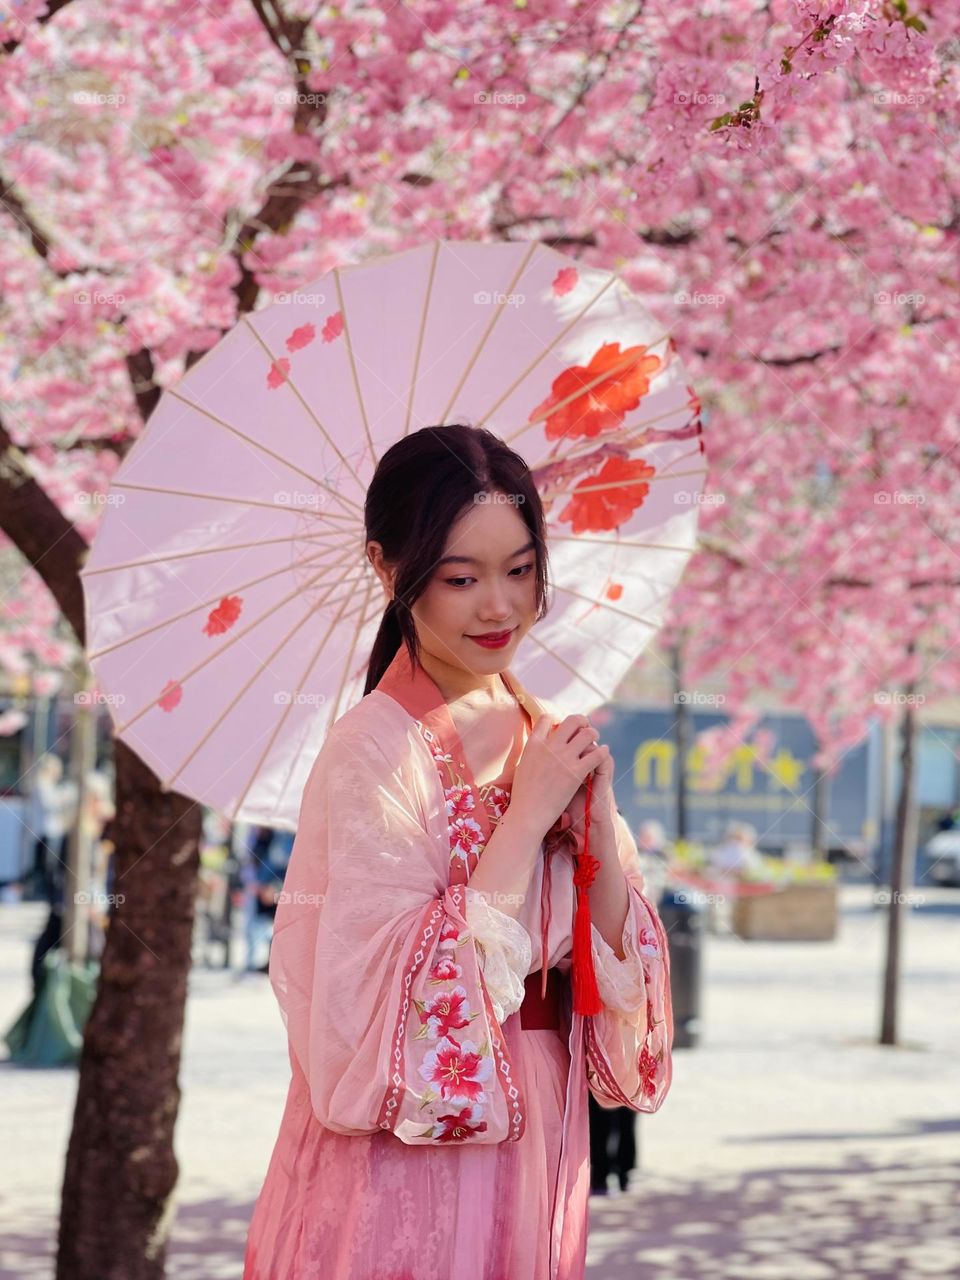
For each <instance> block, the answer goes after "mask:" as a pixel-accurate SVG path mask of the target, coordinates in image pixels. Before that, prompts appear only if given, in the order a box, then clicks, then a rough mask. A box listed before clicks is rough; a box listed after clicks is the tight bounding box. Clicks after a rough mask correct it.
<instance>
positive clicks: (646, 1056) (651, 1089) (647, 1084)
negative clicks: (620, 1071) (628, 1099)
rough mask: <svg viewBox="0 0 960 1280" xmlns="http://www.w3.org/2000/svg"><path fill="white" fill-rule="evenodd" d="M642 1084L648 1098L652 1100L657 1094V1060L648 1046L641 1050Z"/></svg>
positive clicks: (639, 1065)
mask: <svg viewBox="0 0 960 1280" xmlns="http://www.w3.org/2000/svg"><path fill="white" fill-rule="evenodd" d="M638 1067H639V1070H640V1083H641V1084H642V1086H643V1094H644V1097H646V1098H652V1097H653V1095H654V1094H655V1093H656V1092H657V1060H656V1058H655V1057H654V1056H653V1054H652V1053H651V1052H650V1050H649V1049H648V1048H647V1046H646V1045H644V1046H643V1048H642V1049H641V1050H640V1062H639V1063H638Z"/></svg>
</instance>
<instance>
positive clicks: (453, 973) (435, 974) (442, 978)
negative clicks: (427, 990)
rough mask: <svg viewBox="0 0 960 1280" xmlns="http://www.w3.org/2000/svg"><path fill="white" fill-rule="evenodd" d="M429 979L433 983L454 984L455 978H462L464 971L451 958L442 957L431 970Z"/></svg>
mask: <svg viewBox="0 0 960 1280" xmlns="http://www.w3.org/2000/svg"><path fill="white" fill-rule="evenodd" d="M428 977H429V978H430V980H431V982H452V981H453V979H454V978H462V977H463V970H462V969H461V968H460V966H459V965H458V964H454V962H453V961H452V960H451V959H450V958H449V956H441V957H440V959H439V960H437V961H436V963H435V964H434V965H433V967H432V968H431V970H430V972H429V974H428Z"/></svg>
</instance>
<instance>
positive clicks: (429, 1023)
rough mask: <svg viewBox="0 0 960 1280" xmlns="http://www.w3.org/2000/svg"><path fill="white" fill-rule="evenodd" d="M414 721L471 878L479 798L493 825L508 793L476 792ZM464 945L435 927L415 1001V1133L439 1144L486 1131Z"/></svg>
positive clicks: (478, 843) (456, 857) (450, 929)
mask: <svg viewBox="0 0 960 1280" xmlns="http://www.w3.org/2000/svg"><path fill="white" fill-rule="evenodd" d="M416 724H417V728H418V729H419V730H420V733H421V734H422V736H423V739H424V741H425V742H426V744H427V746H428V747H429V748H430V754H431V755H432V756H433V759H434V762H435V763H436V765H437V769H438V771H439V773H440V779H441V783H442V785H443V797H444V802H445V806H446V815H447V833H448V837H449V840H450V861H451V862H458V863H460V864H462V868H463V875H464V877H465V878H469V875H470V873H471V872H472V871H473V869H474V867H475V866H476V865H477V862H478V860H479V857H480V854H481V853H482V852H483V848H484V844H485V837H484V827H483V826H482V825H481V823H480V822H479V821H478V820H477V818H478V816H479V811H478V803H479V802H482V803H483V804H484V808H485V810H486V812H487V813H488V815H489V817H490V821H491V823H495V822H497V821H499V819H500V818H501V817H502V816H503V813H504V811H505V810H506V807H507V805H508V804H509V801H510V793H509V791H508V790H506V789H505V788H503V787H497V786H492V785H491V786H486V787H482V788H479V790H478V791H475V789H474V788H473V787H472V786H471V785H470V784H469V783H468V782H467V781H466V779H465V778H464V777H463V774H462V772H461V770H460V768H458V766H457V765H456V764H455V763H454V760H453V757H452V755H451V754H450V752H448V751H444V749H443V744H442V742H441V741H440V738H439V737H438V735H437V733H436V732H435V731H433V730H431V729H428V728H427V726H426V725H425V724H424V723H423V721H422V720H417V721H416ZM467 944H472V936H471V934H470V933H469V932H468V931H464V932H462V933H461V931H460V930H459V929H458V927H457V925H456V924H455V922H454V921H453V920H450V919H447V920H446V921H445V922H444V923H443V925H442V926H441V929H440V937H439V939H438V941H437V949H436V956H435V959H434V962H433V964H432V966H431V967H430V969H429V970H428V971H427V982H428V984H431V985H434V986H439V987H440V988H441V989H440V990H439V991H437V992H436V993H435V994H433V995H431V996H430V997H429V998H428V999H422V1000H415V1005H416V1009H417V1014H418V1015H419V1018H420V1024H421V1025H420V1029H419V1031H418V1032H417V1034H416V1036H415V1037H414V1038H415V1039H417V1040H427V1041H430V1042H432V1046H433V1047H432V1048H430V1049H429V1051H428V1052H427V1053H426V1054H425V1056H424V1059H423V1061H422V1062H421V1064H420V1075H421V1077H422V1078H423V1079H424V1080H425V1081H426V1082H427V1088H426V1089H424V1091H423V1093H422V1094H421V1095H420V1110H421V1111H422V1112H423V1113H424V1119H425V1120H429V1122H430V1123H429V1127H427V1128H425V1129H424V1131H423V1133H422V1134H421V1136H422V1137H423V1138H425V1139H427V1140H430V1141H433V1142H437V1143H444V1144H446V1143H454V1142H467V1141H469V1140H470V1139H471V1138H476V1137H477V1136H478V1135H479V1134H482V1133H485V1132H486V1130H487V1121H486V1119H485V1113H486V1105H487V1103H488V1102H489V1096H488V1094H487V1092H486V1090H485V1088H484V1085H485V1084H486V1082H487V1081H490V1080H492V1079H494V1078H495V1063H494V1055H493V1051H492V1048H491V1045H490V1043H489V1041H488V1040H487V1039H486V1038H485V1039H484V1040H483V1043H482V1044H481V1045H480V1046H479V1047H478V1046H477V1044H476V1043H475V1042H474V1041H472V1040H462V1041H460V1040H458V1039H457V1035H458V1034H462V1033H464V1032H465V1031H466V1032H467V1033H468V1034H469V1032H468V1028H469V1027H470V1025H471V1023H473V1022H474V1021H476V1020H477V1019H481V1022H480V1025H481V1026H483V1023H482V1010H479V1011H474V1010H472V1009H471V1007H470V1002H469V992H468V990H467V988H466V987H465V986H463V985H456V984H457V983H458V979H461V978H462V977H463V973H464V970H463V967H462V966H461V965H459V964H457V962H456V960H455V958H454V957H455V955H456V951H457V948H458V947H462V946H465V945H467Z"/></svg>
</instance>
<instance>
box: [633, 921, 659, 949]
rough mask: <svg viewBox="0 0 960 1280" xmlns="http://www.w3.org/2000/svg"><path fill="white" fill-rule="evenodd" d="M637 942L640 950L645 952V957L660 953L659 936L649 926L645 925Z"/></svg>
mask: <svg viewBox="0 0 960 1280" xmlns="http://www.w3.org/2000/svg"><path fill="white" fill-rule="evenodd" d="M637 942H638V943H639V946H640V950H641V951H642V952H644V954H645V955H654V956H655V955H658V954H659V952H660V948H659V946H658V945H657V935H656V933H655V932H654V930H653V929H651V928H649V927H648V926H647V925H644V926H643V928H642V929H641V930H640V932H639V934H638V935H637Z"/></svg>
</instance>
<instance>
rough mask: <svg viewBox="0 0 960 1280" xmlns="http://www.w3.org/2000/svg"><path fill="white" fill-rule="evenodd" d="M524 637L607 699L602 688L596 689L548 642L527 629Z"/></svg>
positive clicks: (598, 695) (600, 696)
mask: <svg viewBox="0 0 960 1280" xmlns="http://www.w3.org/2000/svg"><path fill="white" fill-rule="evenodd" d="M525 638H529V639H530V640H532V641H533V643H534V644H535V645H539V647H540V648H541V649H543V651H544V652H545V653H549V655H550V657H551V658H553V659H554V660H555V661H556V662H559V663H560V665H561V666H562V667H566V669H567V670H568V671H569V672H570V674H571V675H572V676H575V677H576V678H577V679H578V680H579V681H581V682H582V683H583V684H585V685H587V687H588V688H590V689H592V690H593V691H594V693H595V694H596V695H597V697H598V698H601V699H602V700H603V701H604V702H606V701H607V699H608V698H609V696H610V695H609V694H608V693H607V692H606V691H605V690H604V689H598V688H597V686H596V685H595V684H594V683H593V681H592V680H588V679H587V678H586V676H585V675H583V673H582V672H580V671H578V670H577V669H576V667H572V666H571V665H570V663H569V662H567V660H566V658H562V657H561V656H560V654H559V653H555V652H554V651H553V649H551V648H550V646H549V645H548V644H544V642H543V641H542V640H541V639H539V637H538V636H535V635H534V634H533V631H528V632H527V635H526V637H525Z"/></svg>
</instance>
